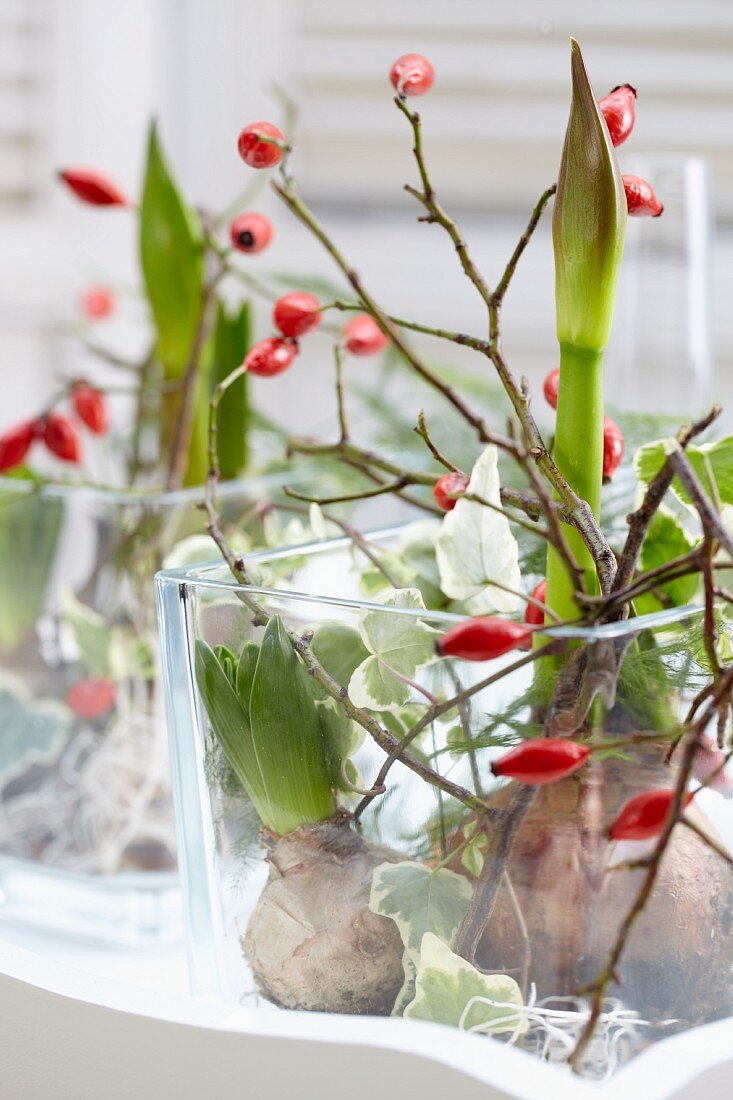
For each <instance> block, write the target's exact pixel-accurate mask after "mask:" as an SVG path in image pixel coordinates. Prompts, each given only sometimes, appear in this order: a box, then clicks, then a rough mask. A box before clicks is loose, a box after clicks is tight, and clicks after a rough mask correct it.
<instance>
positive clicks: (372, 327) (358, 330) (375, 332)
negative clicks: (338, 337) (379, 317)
mask: <svg viewBox="0 0 733 1100" xmlns="http://www.w3.org/2000/svg"><path fill="white" fill-rule="evenodd" d="M342 339H343V342H344V347H345V348H346V350H347V351H348V352H350V353H351V354H352V355H376V354H377V352H380V351H382V350H383V348H386V347H387V344H388V343H389V340H388V339H387V337H386V336H385V335H384V333H383V332H382V330H381V329H380V327H379V325H378V324H377V322H376V321H375V320H374V318H373V317H370V316H369V314H368V313H360V314H358V316H356V317H352V318H351V320H350V321H349V323H348V324H346V325H344V331H343V333H342Z"/></svg>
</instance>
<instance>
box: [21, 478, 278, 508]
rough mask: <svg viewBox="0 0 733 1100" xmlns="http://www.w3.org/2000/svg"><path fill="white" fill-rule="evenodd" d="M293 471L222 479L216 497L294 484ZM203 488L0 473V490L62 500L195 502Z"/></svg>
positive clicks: (202, 484)
mask: <svg viewBox="0 0 733 1100" xmlns="http://www.w3.org/2000/svg"><path fill="white" fill-rule="evenodd" d="M296 481H297V474H294V473H293V472H292V471H290V472H288V471H285V470H282V471H278V472H276V473H262V474H256V473H253V474H244V475H242V477H237V478H232V480H230V481H222V482H220V483H219V485H218V486H217V491H216V496H217V500H228V499H229V498H231V497H234V496H238V495H239V494H240V493H241V492H242V491H243V490H244V489H246V490H247V492H249V493H251V492H252V490H253V489H255V490H260V489H279V488H280V487H281V486H283V485H285V484H294V483H295V482H296ZM205 491H206V486H205V484H204V483H201V484H200V485H191V486H187V487H186V488H183V489H165V488H161V487H160V486H151V487H150V488H144V487H139V488H132V489H125V488H124V487H113V486H106V485H95V484H92V483H87V482H78V481H44V480H43V479H38V480H35V479H34V478H30V477H2V476H0V493H16V494H18V495H20V494H25V495H27V496H29V497H30V496H33V495H39V496H44V497H51V498H59V499H66V498H68V497H74V498H80V497H82V498H83V497H89V498H91V499H95V500H99V501H101V502H103V503H105V504H161V503H162V504H172V505H176V504H180V505H185V504H198V503H200V502H201V501H202V500H203V498H204V494H205Z"/></svg>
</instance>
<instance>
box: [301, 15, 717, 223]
mask: <svg viewBox="0 0 733 1100" xmlns="http://www.w3.org/2000/svg"><path fill="white" fill-rule="evenodd" d="M294 7H295V8H297V20H295V27H294V31H293V36H292V49H291V53H292V67H293V70H294V73H299V89H300V97H301V103H302V142H301V158H300V160H299V164H298V171H299V174H300V175H301V176H302V178H303V181H304V183H307V184H308V186H309V187H310V188H311V193H317V194H319V195H322V196H323V197H324V198H327V199H328V200H329V201H339V200H342V201H344V202H345V203H347V204H352V203H359V202H362V201H365V200H369V201H370V202H372V203H373V202H377V203H385V204H386V203H389V202H392V201H396V200H397V199H398V196H399V188H400V186H401V184H402V183H403V182H405V181H407V180H413V178H414V171H413V170H412V167H411V165H410V156H409V133H408V128H407V124H406V121H405V120H404V119H403V118H402V117H401V116H399V115H398V113H397V111H396V110H395V108H394V106H393V104H392V103H391V98H390V87H389V85H388V83H387V72H388V70H389V66H390V64H391V62H392V61H393V60H394V59H395V58H396V57H397V56H398V55H399V54H400V53H404V52H408V51H410V52H411V51H416V52H420V53H425V54H426V55H427V56H429V57H430V59H431V60H432V62H433V64H434V66H435V69H436V73H437V77H436V84H435V92H434V94H432V95H428V96H426V97H425V98H424V99H422V100H421V101H413V102H414V103H416V105H417V103H418V102H419V108H420V111H421V113H422V115H423V119H424V124H425V141H426V147H427V154H428V158H429V163H430V164H431V165H432V168H433V174H434V178H435V182H436V184H437V185H438V186H439V187H440V190H441V192H442V193H443V194H444V195H445V196H446V198H449V199H450V200H451V201H452V202H453V203H456V204H462V205H465V206H478V207H481V208H485V207H486V206H487V205H488V204H491V205H492V206H493V207H495V208H499V209H507V210H513V209H522V210H524V209H525V208H526V206H527V203H528V202H530V201H531V200H532V199H534V198H535V197H536V195H537V193H538V191H539V190H541V189H542V188H543V187H544V186H545V185H547V183H549V182H550V181H551V180H552V179H554V177H555V173H556V170H557V163H558V160H559V155H560V149H561V145H562V138H563V134H564V129H565V122H566V118H567V110H568V91H569V51H568V49H567V42H568V38H569V36H570V35H571V34H572V35H574V36H575V37H576V38H578V40H579V41H580V43H581V45H582V47H583V50H584V54H585V57H586V61H587V64H588V67H589V70H590V72H591V74H592V78H593V82H594V87H595V90H596V93H597V95H599V96H601V95H604V94H605V93H606V92H608V91H609V90H610V89H611V88H612V87H613V86H614V85H616V84H622V83H626V82H628V83H630V84H633V85H634V86H635V87H636V88H637V89H638V91H639V101H638V122H637V129H636V131H635V134H634V137H633V139H632V142H631V143H629V145H627V146H625V147H624V148H622V149H621V150H620V159H621V163H622V166H623V161H624V157H625V156H626V155H628V156H631V155H632V154H642V153H645V152H650V151H666V152H689V153H697V154H702V155H704V156H706V157H708V158H709V160H710V162H711V165H712V169H713V179H714V181H715V197H716V200H717V205H718V209H719V211H720V212H721V213H724V214H726V215H727V216H729V217H733V143H732V141H731V122H732V121H733V62H732V60H731V58H732V56H733V2H731V0H694V2H693V0H616V2H615V3H613V4H610V3H604V4H600V3H589V2H588V0H554V2H553V0H369V2H368V3H354V2H351V3H343V2H342V3H335V2H334V0H298V2H297V3H296V4H295V5H294ZM627 150H628V154H627V152H626V151H627ZM336 181H337V182H336Z"/></svg>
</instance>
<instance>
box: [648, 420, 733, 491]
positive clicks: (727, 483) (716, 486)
mask: <svg viewBox="0 0 733 1100" xmlns="http://www.w3.org/2000/svg"><path fill="white" fill-rule="evenodd" d="M674 445H675V440H674V439H657V440H655V441H654V442H653V443H647V444H646V445H645V446H644V447H640V448H639V450H638V451H637V452H636V454H635V456H634V466H635V468H636V476H637V477H638V478H639V481H641V482H642V484H643V485H648V484H649V483H650V482H651V481H653V480H654V478H655V477H656V476H657V474H658V473H659V471H660V470H661V468H662V466H663V465H664V463H665V462H666V460H667V456H668V455H669V453H670V451H671V449H672V448H673V447H674ZM685 453H686V455H687V458H688V461H689V463H690V465H691V466H692V468H693V470H694V471H695V473H696V474H697V476H698V477H699V479H700V481H701V483H702V485H703V488H704V489H705V491H706V492H707V493H708V495H709V496H710V497H712V499H713V500H715V498H716V495H717V498H718V499H719V500H720V503H721V504H733V436H728V437H727V438H726V439H720V440H718V442H717V443H703V444H701V445H700V446H695V445H694V444H693V443H691V444H690V445H689V446H688V447H687V449H686V452H685ZM671 488H672V492H673V493H674V494H675V496H676V497H677V498H678V500H681V501H682V503H683V504H686V505H688V506H689V505H691V504H692V500H691V499H690V495H689V493H688V492H687V490H686V489H685V487H684V485H683V484H682V483H681V482H680V480H679V478H675V479H674V480H673V482H672V486H671Z"/></svg>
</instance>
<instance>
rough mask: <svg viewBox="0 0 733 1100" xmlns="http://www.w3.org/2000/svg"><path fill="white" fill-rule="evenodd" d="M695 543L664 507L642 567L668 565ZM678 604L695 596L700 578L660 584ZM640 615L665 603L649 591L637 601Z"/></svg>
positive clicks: (650, 531) (643, 551)
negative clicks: (667, 563)
mask: <svg viewBox="0 0 733 1100" xmlns="http://www.w3.org/2000/svg"><path fill="white" fill-rule="evenodd" d="M693 545H694V542H693V540H692V539H691V538H690V536H689V535H688V534H687V533H686V532H685V531H684V529H683V528H682V526H681V524H680V523H679V522H678V520H677V519H676V517H675V516H674V515H673V514H672V513H671V512H670V511H668V510H667V509H665V508H660V509H659V510H658V511H657V512H656V514H655V515H654V518H653V519H652V522H651V523H650V525H649V529H648V531H647V533H646V537H645V539H644V543H643V545H642V548H641V565H642V569H645V570H646V569H654V568H655V567H656V566H658V565H664V564H665V563H666V562H669V561H672V560H673V558H677V557H680V556H681V555H682V554H686V553H687V552H688V551H689V550H690V549H691V548H692V546H693ZM659 588H660V591H662V592H664V593H665V594H666V595H667V597H668V599H670V600H671V601H672V603H673V604H674V606H675V607H681V606H683V605H684V604H687V603H689V602H690V600H691V599H693V597H694V595H695V593H696V592H697V588H698V577H697V576H696V575H694V574H693V575H691V576H689V577H680V578H679V580H676V581H669V582H668V583H667V584H662V585H660V586H659ZM635 603H636V610H637V612H638V614H640V615H643V614H645V613H646V612H650V611H658V610H659V609H660V608H661V607H662V604H661V602H660V601H659V600H658V599H657V598H656V596H654V595H653V593H647V594H646V595H644V596H641V597H640V598H639V599H637V600H636V601H635Z"/></svg>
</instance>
